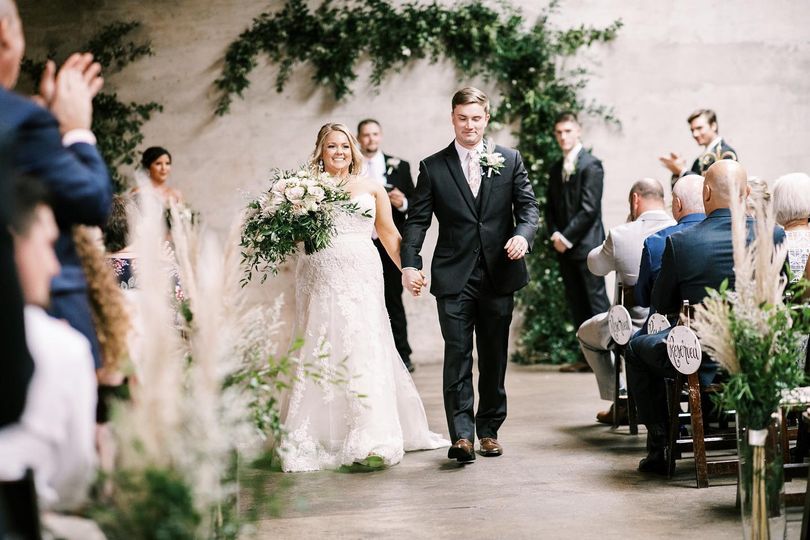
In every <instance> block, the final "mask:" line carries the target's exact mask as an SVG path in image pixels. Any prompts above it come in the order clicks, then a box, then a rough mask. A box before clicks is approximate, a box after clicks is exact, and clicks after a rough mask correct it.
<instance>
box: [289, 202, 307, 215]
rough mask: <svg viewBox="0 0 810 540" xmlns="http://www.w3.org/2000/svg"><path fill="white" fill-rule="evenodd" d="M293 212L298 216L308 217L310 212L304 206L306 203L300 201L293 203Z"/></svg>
mask: <svg viewBox="0 0 810 540" xmlns="http://www.w3.org/2000/svg"><path fill="white" fill-rule="evenodd" d="M292 212H293V214H294V215H296V216H303V215H306V213H307V212H308V210H307V207H306V206H304V201H299V202H297V203H293V208H292Z"/></svg>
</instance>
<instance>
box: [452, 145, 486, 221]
mask: <svg viewBox="0 0 810 540" xmlns="http://www.w3.org/2000/svg"><path fill="white" fill-rule="evenodd" d="M444 161H445V163H447V168H448V169H449V171H450V176H452V177H453V180H454V181H455V182H456V187H458V190H459V191H460V192H461V196H462V197H463V198H464V201H465V202H466V203H467V206H469V207H470V211H471V212H472V213H473V215H475V216H477V215H478V210H477V209H476V207H475V200H474V199H473V195H472V191H471V190H470V185H469V184H468V183H467V178H465V176H464V171H462V170H461V161H460V160H459V159H458V152H456V147H455V145H454V144H453V143H450V146H448V147H447V148H446V149H445V150H444Z"/></svg>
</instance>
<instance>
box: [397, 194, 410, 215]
mask: <svg viewBox="0 0 810 540" xmlns="http://www.w3.org/2000/svg"><path fill="white" fill-rule="evenodd" d="M402 199H403V201H402V206H400V207H399V208H397V210H399V211H400V212H402V213H403V214H404V213H405V212H407V211H408V198H407V197H402Z"/></svg>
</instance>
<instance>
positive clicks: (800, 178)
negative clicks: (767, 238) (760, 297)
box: [773, 173, 810, 280]
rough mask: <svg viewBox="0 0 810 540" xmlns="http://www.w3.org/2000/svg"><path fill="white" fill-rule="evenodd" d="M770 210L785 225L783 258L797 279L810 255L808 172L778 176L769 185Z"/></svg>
mask: <svg viewBox="0 0 810 540" xmlns="http://www.w3.org/2000/svg"><path fill="white" fill-rule="evenodd" d="M773 211H774V213H775V214H776V222H777V223H778V224H779V225H781V226H782V227H784V229H785V235H786V241H787V250H788V254H787V260H788V264H789V265H790V272H791V274H793V279H796V280H797V279H799V278H800V277H801V276H802V274H803V273H804V268H805V266H806V265H807V259H808V256H809V255H810V226H808V224H807V220H808V218H810V176H807V175H806V174H804V173H791V174H786V175H784V176H781V177H779V178H778V179H777V180H776V183H775V184H774V186H773Z"/></svg>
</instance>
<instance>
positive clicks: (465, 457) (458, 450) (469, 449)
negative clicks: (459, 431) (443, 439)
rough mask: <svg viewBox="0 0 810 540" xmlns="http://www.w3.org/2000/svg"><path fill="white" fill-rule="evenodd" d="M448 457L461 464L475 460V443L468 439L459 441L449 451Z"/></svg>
mask: <svg viewBox="0 0 810 540" xmlns="http://www.w3.org/2000/svg"><path fill="white" fill-rule="evenodd" d="M447 457H448V458H450V459H455V460H458V462H459V463H467V462H469V461H474V460H475V450H474V448H473V443H471V442H470V441H468V440H467V439H459V440H457V441H456V443H455V444H454V445H453V446H451V447H450V450H448V451H447Z"/></svg>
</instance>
